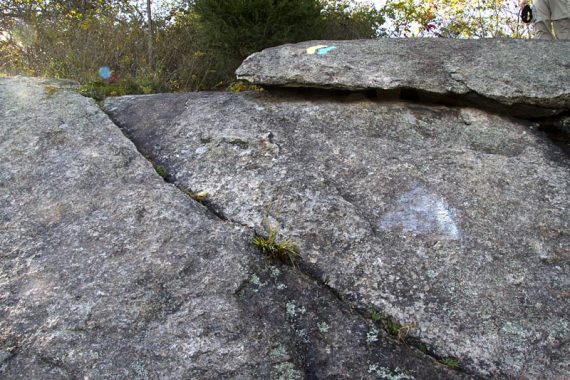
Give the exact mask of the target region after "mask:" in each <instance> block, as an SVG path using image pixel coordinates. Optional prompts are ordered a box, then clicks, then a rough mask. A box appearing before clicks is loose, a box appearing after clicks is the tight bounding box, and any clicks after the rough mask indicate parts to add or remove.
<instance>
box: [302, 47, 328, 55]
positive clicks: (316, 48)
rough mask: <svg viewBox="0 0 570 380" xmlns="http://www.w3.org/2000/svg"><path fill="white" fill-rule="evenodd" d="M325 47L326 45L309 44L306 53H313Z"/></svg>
mask: <svg viewBox="0 0 570 380" xmlns="http://www.w3.org/2000/svg"><path fill="white" fill-rule="evenodd" d="M325 47H327V45H316V46H311V47H310V48H308V49H307V54H315V52H316V51H317V50H319V49H321V48H325Z"/></svg>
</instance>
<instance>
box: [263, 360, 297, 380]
mask: <svg viewBox="0 0 570 380" xmlns="http://www.w3.org/2000/svg"><path fill="white" fill-rule="evenodd" d="M270 378H271V380H298V379H302V378H303V374H302V373H301V371H299V370H298V369H296V368H295V365H294V364H293V363H289V362H284V363H279V364H276V365H274V366H273V368H272V369H271V376H270Z"/></svg>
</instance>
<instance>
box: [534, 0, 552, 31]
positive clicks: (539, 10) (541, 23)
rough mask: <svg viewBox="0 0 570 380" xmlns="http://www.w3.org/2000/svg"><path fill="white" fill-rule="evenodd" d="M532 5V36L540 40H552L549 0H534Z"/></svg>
mask: <svg viewBox="0 0 570 380" xmlns="http://www.w3.org/2000/svg"><path fill="white" fill-rule="evenodd" d="M533 5H534V18H535V20H536V21H535V22H534V25H533V26H532V31H533V33H534V36H535V37H536V38H538V39H540V40H552V39H553V37H552V32H551V31H550V20H551V17H550V5H549V0H534V2H533Z"/></svg>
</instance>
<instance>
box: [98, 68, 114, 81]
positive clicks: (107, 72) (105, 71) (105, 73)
mask: <svg viewBox="0 0 570 380" xmlns="http://www.w3.org/2000/svg"><path fill="white" fill-rule="evenodd" d="M99 76H100V77H101V79H104V80H107V79H109V78H110V77H111V69H110V68H109V67H107V66H103V67H101V68H100V69H99Z"/></svg>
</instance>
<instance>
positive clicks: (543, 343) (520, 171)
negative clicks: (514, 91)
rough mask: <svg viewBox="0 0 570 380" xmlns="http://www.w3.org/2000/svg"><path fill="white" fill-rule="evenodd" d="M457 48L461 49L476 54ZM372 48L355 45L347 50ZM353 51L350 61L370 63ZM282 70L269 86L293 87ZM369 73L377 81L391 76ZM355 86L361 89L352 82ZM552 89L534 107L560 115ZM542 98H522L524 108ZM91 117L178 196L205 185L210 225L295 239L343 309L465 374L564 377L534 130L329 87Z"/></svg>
mask: <svg viewBox="0 0 570 380" xmlns="http://www.w3.org/2000/svg"><path fill="white" fill-rule="evenodd" d="M390 43H391V44H393V45H394V46H399V44H402V42H399V41H396V42H390ZM413 43H414V44H421V42H419V41H414V42H413ZM462 43H463V42H462ZM483 43H484V42H483ZM311 44H314V43H307V44H299V45H289V46H286V47H282V48H279V49H273V50H268V51H266V52H264V53H261V54H260V55H257V56H253V57H252V58H250V59H249V60H248V61H247V62H246V63H245V64H244V68H248V67H249V68H253V67H259V69H260V70H261V72H262V73H261V74H260V76H259V78H264V77H265V75H267V73H268V72H269V71H274V70H275V68H276V67H275V65H268V66H267V67H261V66H257V63H256V62H261V60H259V61H258V58H262V57H266V56H271V57H274V58H275V61H276V62H280V63H279V65H282V66H281V67H286V66H288V65H291V66H292V67H293V70H298V68H299V67H301V66H295V65H296V64H295V63H294V62H296V61H295V59H289V58H288V57H289V54H297V56H298V57H301V56H305V55H306V53H305V48H306V47H307V46H309V45H311ZM347 44H348V43H347ZM438 44H440V45H441V46H444V45H445V44H451V42H438ZM464 44H465V45H463V46H465V47H470V48H469V49H464V50H461V51H462V52H463V54H467V52H471V54H474V55H476V54H475V52H478V53H477V54H483V53H482V52H480V51H479V50H480V49H475V47H477V46H478V45H477V43H472V42H465V43H464ZM499 45H500V46H504V49H506V48H508V47H509V46H510V44H509V43H507V42H503V41H501V42H500V43H499ZM344 46H345V45H339V47H338V49H337V50H334V51H331V52H329V54H328V55H326V56H324V57H317V56H315V57H305V58H299V59H300V62H304V66H302V67H305V68H306V70H307V71H309V72H311V73H316V72H323V75H324V76H326V75H327V74H326V72H327V70H324V69H323V65H320V66H319V65H314V62H315V61H316V60H319V59H322V60H323V62H329V61H326V60H327V59H329V58H330V57H332V55H333V53H334V52H338V54H342V55H348V54H349V53H348V52H349V50H346V51H345V50H343V48H344ZM346 46H348V45H346ZM378 46H380V47H378ZM381 46H382V45H381V43H380V42H373V43H372V42H371V43H369V44H368V43H366V42H362V41H361V42H356V43H354V49H356V48H357V47H359V49H360V51H362V52H363V53H366V51H367V50H366V49H367V48H368V49H370V51H372V52H375V53H374V54H376V51H377V50H376V49H381V48H382V47H381ZM529 46H530V45H529ZM532 46H534V45H532ZM537 46H542V45H540V44H537ZM545 49H547V48H546V47H545ZM357 50H358V49H357ZM357 50H355V51H354V58H353V59H354V60H359V59H364V58H365V57H370V56H371V55H368V56H366V55H365V56H364V57H362V56H357V53H356V51H357ZM434 50H435V51H436V52H437V51H438V50H437V49H434ZM405 53H406V50H405V49H404V50H403V51H402V52H401V53H399V55H400V58H399V59H400V60H405V59H404V58H403V57H404V56H405V55H404V54H405ZM433 54H435V53H433ZM485 54H487V53H485ZM489 54H490V53H489ZM430 56H431V55H430ZM277 57H279V59H281V61H278V58H277ZM298 57H297V58H298ZM566 58H567V57H566ZM385 59H386V60H387V61H388V62H391V59H392V58H390V57H387V56H386V57H385ZM451 60H452V61H453V58H452V59H451ZM547 61H548V59H547ZM330 62H331V63H330V64H331V65H333V66H332V67H334V65H335V63H334V62H335V61H334V60H333V61H330ZM438 62H439V61H438ZM523 62H526V61H524V59H523ZM323 64H324V63H323ZM466 66H468V67H474V66H469V65H468V64H467V63H466ZM503 66H504V65H503ZM352 67H353V68H355V69H354V70H352V71H353V72H363V71H358V70H356V66H352ZM358 67H360V66H358ZM244 68H242V71H241V73H242V75H245V74H244V73H245V71H246V70H245V69H244ZM367 69H370V70H376V68H374V67H372V68H371V67H367ZM248 70H249V69H248ZM284 70H285V69H283V71H277V74H276V75H277V77H278V78H285V79H275V81H274V82H273V83H274V84H283V83H287V84H293V83H294V84H306V83H307V82H308V81H309V80H307V81H306V80H305V79H303V78H305V77H303V76H302V75H301V74H299V75H298V76H297V77H294V78H292V77H291V76H290V75H287V76H285V75H284V72H285V71H284ZM359 70H360V69H359ZM362 70H363V69H362ZM394 70H396V69H395V68H394ZM440 70H442V72H443V71H445V70H444V68H443V67H440ZM466 70H467V68H466ZM481 70H483V68H482V69H481ZM376 72H379V71H376ZM394 72H395V71H394ZM503 72H504V70H503ZM248 75H249V74H248ZM252 75H253V74H252ZM385 75H386V76H385V77H384V76H382V77H380V78H379V79H378V82H382V83H386V84H388V85H391V84H390V83H394V81H393V80H388V79H386V78H400V79H402V80H405V78H402V77H400V76H397V77H396V76H394V74H392V71H389V74H385ZM442 75H443V74H442ZM493 75H494V74H492V73H491V75H490V77H492V76H493ZM555 75H557V74H554V73H550V74H548V73H547V74H545V76H546V77H547V78H553V76H555ZM272 78H275V77H272ZM382 78H384V79H382ZM272 80H273V79H272ZM323 80H324V79H323ZM327 80H328V82H327V83H329V84H331V85H335V84H336V83H349V82H348V79H347V78H343V77H341V76H338V77H337V76H334V75H332V74H331V76H330V78H328V79H327ZM409 80H412V79H411V78H410V79H409ZM539 80H540V79H539ZM566 80H567V78H566ZM311 81H312V80H311ZM315 82H317V83H318V81H316V80H315V81H313V82H312V83H315ZM436 82H437V80H436V79H434V83H436ZM264 83H267V81H265V82H264ZM445 83H448V85H449V86H448V85H447V84H445ZM361 85H362V87H364V86H365V85H366V78H362V81H361V82H357V83H355V84H353V85H352V87H351V88H359V87H361ZM453 86H456V87H457V89H458V90H461V88H462V87H461V84H459V83H456V82H453V81H450V80H448V82H444V85H443V87H440V88H442V91H444V90H443V88H444V87H453ZM567 90H568V86H566V88H565V90H564V91H566V92H564V91H560V93H559V94H558V95H559V96H558V97H556V99H552V100H544V102H545V103H547V104H549V105H552V106H561V105H564V106H565V105H566V104H567V103H566V102H567V96H568V92H567ZM445 91H447V90H445ZM461 91H463V90H461ZM465 91H467V90H465ZM533 91H534V90H533ZM539 93H540V94H541V95H539ZM527 95H530V94H527ZM489 96H490V94H489ZM525 96H526V95H524V93H522V94H520V97H519V95H517V99H519V100H520V99H527V98H526V97H525ZM546 96H547V95H546V92H545V91H543V90H542V89H536V97H535V98H536V99H545V98H546ZM498 97H500V96H498ZM507 98H508V97H507ZM531 98H533V96H528V99H529V100H528V101H529V102H533V100H532V99H531ZM510 99H514V97H512V98H510ZM513 101H514V100H513ZM540 102H542V100H540V101H539V100H536V103H540ZM541 104H542V103H541ZM104 108H105V109H106V111H107V112H108V113H110V115H111V117H112V118H113V120H115V122H116V123H117V124H118V125H119V126H121V127H122V128H123V130H124V131H125V133H126V134H127V135H129V136H130V137H131V138H132V140H133V141H134V142H135V144H136V145H137V147H138V148H139V150H140V151H141V152H142V153H143V154H148V155H151V156H152V157H153V158H154V159H155V160H157V162H160V163H161V164H163V165H165V166H166V167H167V168H168V170H169V172H170V174H171V180H172V181H173V182H174V183H176V184H177V186H179V187H181V188H187V189H191V190H192V191H207V192H208V193H209V198H208V201H207V205H208V207H209V208H210V209H211V210H214V211H215V212H216V213H217V214H218V215H222V216H224V217H226V218H227V219H228V220H230V221H232V222H236V223H239V224H241V225H245V226H249V227H251V228H255V229H256V230H257V231H258V232H259V233H263V231H264V230H265V231H266V228H267V225H271V226H274V227H277V228H279V230H280V232H281V234H282V235H283V236H284V237H288V238H290V239H293V240H294V241H295V242H296V243H297V244H298V246H299V248H300V252H301V255H302V258H301V259H300V261H299V263H298V265H299V267H300V268H301V269H302V271H303V272H305V273H307V274H308V275H309V276H311V277H312V278H315V279H316V280H317V281H318V282H322V283H325V284H327V285H328V286H329V287H330V288H331V289H333V290H334V292H336V293H337V294H338V295H339V297H340V298H341V299H342V300H343V302H345V303H351V304H353V305H354V308H355V309H357V310H361V311H365V310H376V311H378V312H379V313H382V314H386V315H389V316H391V317H392V318H394V319H395V320H397V321H398V322H399V323H400V324H401V325H402V326H405V332H409V334H410V336H411V337H413V338H415V339H417V340H418V341H421V342H423V343H424V344H426V345H427V346H428V348H429V350H431V351H432V352H433V353H435V354H436V355H437V356H439V357H456V358H458V359H459V361H460V363H461V365H462V367H463V368H465V369H466V370H467V371H468V372H469V373H472V374H475V375H479V376H484V377H511V378H518V377H521V376H523V377H528V378H549V379H550V378H568V377H570V359H569V358H570V344H569V343H568V342H570V328H569V326H570V318H569V316H570V302H568V289H569V287H570V233H569V231H570V225H569V223H570V211H569V210H570V194H569V192H570V168H569V162H568V159H567V158H566V157H565V156H564V155H563V154H562V153H561V152H560V150H559V149H558V148H557V147H556V146H554V145H553V144H552V143H550V142H549V141H548V140H547V139H546V138H545V136H544V135H543V134H542V133H541V132H539V131H537V130H536V127H537V126H536V125H534V124H531V123H528V122H525V121H520V120H515V119H511V118H507V117H501V116H497V115H493V114H490V113H487V112H484V111H481V110H477V109H473V108H451V107H444V106H428V105H422V104H416V103H412V102H407V103H405V102H379V101H369V100H366V99H355V98H353V97H346V98H343V97H342V96H336V97H334V96H332V95H331V94H325V95H324V96H320V95H314V96H313V95H308V94H304V95H297V96H292V95H291V96H289V97H285V96H275V95H271V94H267V93H261V94H255V93H243V94H227V93H209V94H208V93H200V94H181V95H152V96H131V97H123V98H113V99H107V101H106V102H105V105H104ZM173 108H176V109H177V110H178V111H177V112H170V109H173ZM149 110H152V111H149ZM408 330H409V331H408ZM420 378H421V376H420Z"/></svg>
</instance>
